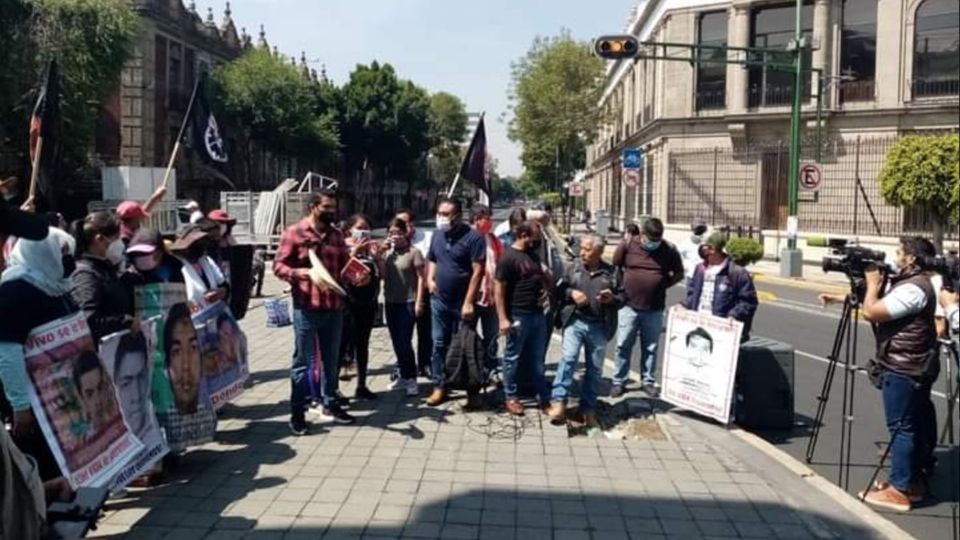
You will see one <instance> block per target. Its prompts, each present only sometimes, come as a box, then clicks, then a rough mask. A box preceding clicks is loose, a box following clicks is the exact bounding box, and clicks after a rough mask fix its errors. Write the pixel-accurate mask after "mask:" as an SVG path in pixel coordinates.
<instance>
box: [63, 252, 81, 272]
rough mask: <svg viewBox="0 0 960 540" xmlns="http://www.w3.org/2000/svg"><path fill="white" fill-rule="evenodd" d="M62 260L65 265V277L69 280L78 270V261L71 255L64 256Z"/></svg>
mask: <svg viewBox="0 0 960 540" xmlns="http://www.w3.org/2000/svg"><path fill="white" fill-rule="evenodd" d="M60 260H61V262H62V263H63V277H64V278H68V277H70V276H72V275H73V271H74V270H76V269H77V260H76V259H74V258H73V255H70V254H69V253H68V254H66V255H64V256H63V258H62V259H60Z"/></svg>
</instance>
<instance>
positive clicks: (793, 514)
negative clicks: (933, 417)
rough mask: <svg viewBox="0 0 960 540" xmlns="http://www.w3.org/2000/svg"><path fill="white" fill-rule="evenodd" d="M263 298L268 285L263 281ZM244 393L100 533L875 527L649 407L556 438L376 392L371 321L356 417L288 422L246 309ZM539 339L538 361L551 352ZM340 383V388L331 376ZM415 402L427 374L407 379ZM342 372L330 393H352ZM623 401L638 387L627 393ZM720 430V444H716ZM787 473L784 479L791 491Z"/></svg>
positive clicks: (546, 534)
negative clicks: (640, 423)
mask: <svg viewBox="0 0 960 540" xmlns="http://www.w3.org/2000/svg"><path fill="white" fill-rule="evenodd" d="M267 290H268V291H272V292H274V293H276V292H278V291H279V286H278V284H277V283H276V282H272V283H268V288H267ZM242 326H243V328H244V330H245V331H246V332H247V335H248V337H249V340H250V351H251V356H252V358H251V380H252V383H253V384H252V386H251V387H250V388H249V389H248V390H247V391H246V392H245V393H244V394H243V395H242V396H240V398H238V400H237V401H236V402H235V403H234V404H231V405H228V406H227V407H226V408H225V409H224V410H223V412H222V414H221V417H220V421H219V425H218V433H217V440H216V441H215V442H213V443H210V444H207V445H205V446H202V447H198V448H195V449H192V450H190V451H189V452H188V453H187V454H186V455H185V456H183V458H182V463H181V466H180V468H179V469H178V470H177V471H176V473H175V474H174V475H172V477H171V478H170V481H169V483H167V484H165V485H163V486H159V487H156V488H152V489H146V490H134V489H131V490H130V492H129V495H128V496H127V497H126V498H123V499H115V500H112V501H110V503H109V505H108V508H107V511H106V516H105V518H104V519H103V520H102V522H101V526H100V529H99V530H98V531H97V534H99V535H119V536H122V537H124V538H175V539H178V540H186V539H191V538H222V539H231V540H233V539H236V538H240V537H243V538H278V539H279V538H289V539H299V538H303V539H308V538H329V539H333V538H337V539H359V538H363V539H371V540H372V539H379V538H382V539H386V538H442V539H447V538H449V539H478V538H480V539H488V538H489V539H495V540H512V539H514V538H517V539H520V540H536V539H541V538H542V539H555V540H560V539H564V540H573V539H590V538H593V539H603V540H617V539H626V538H631V539H638V538H661V539H664V538H683V539H695V538H731V537H733V538H823V537H837V538H846V537H857V538H868V537H874V536H875V533H873V532H872V531H870V530H869V529H868V528H866V526H865V525H864V524H862V523H861V522H860V521H858V518H857V517H856V516H853V515H852V514H848V513H844V512H843V511H840V510H837V509H836V507H835V506H836V505H833V504H831V503H830V502H829V501H824V500H822V499H823V497H822V496H818V494H816V493H808V492H807V491H809V490H806V488H803V487H798V486H797V485H796V484H797V482H799V480H797V479H795V478H793V477H791V476H790V475H788V474H785V473H784V472H783V471H776V470H775V469H776V467H777V466H775V465H770V464H767V463H765V462H764V461H763V457H762V456H760V454H759V452H756V451H755V450H754V451H752V452H753V453H752V454H751V453H750V452H751V450H749V449H747V450H744V449H742V448H741V449H734V450H730V448H729V443H730V441H729V440H725V439H723V442H724V444H715V443H714V442H715V441H720V440H721V439H722V438H723V437H728V438H733V437H732V436H731V435H730V434H729V433H727V432H725V431H724V430H723V428H720V427H717V426H715V425H712V424H709V423H706V422H703V421H700V420H696V419H692V418H690V417H686V416H683V415H680V414H673V413H670V414H660V415H659V418H660V420H661V426H662V427H663V429H664V430H665V432H666V433H667V435H668V440H666V441H620V440H609V439H605V438H586V437H574V438H570V437H568V435H567V431H566V429H565V428H563V427H557V426H553V425H551V424H550V423H549V422H548V421H547V419H546V418H545V417H543V416H541V415H540V413H539V412H536V411H535V410H533V409H530V410H528V413H527V415H526V417H525V418H523V419H514V418H511V417H507V416H506V415H504V414H502V413H501V414H497V413H496V412H495V411H492V410H490V411H483V412H477V413H469V414H468V413H463V412H462V411H461V410H460V405H459V403H458V402H452V403H449V404H447V405H445V406H444V407H442V408H438V409H432V408H428V407H426V406H424V405H423V404H422V403H421V401H422V400H415V399H412V398H406V397H404V396H402V395H401V393H400V392H398V391H395V392H386V391H385V387H386V385H387V384H388V373H389V371H390V366H392V362H393V358H392V352H391V349H390V346H389V339H388V337H387V333H386V329H385V328H378V329H375V330H374V333H373V340H372V346H371V364H372V366H371V369H372V378H371V386H372V387H373V389H374V390H376V391H379V392H381V394H380V399H379V400H378V401H377V402H376V403H359V404H354V405H353V406H352V407H351V412H352V413H353V414H355V415H357V416H358V418H359V422H358V423H357V424H356V425H355V426H332V425H330V424H327V423H323V422H319V421H318V419H316V418H314V419H313V425H312V431H311V434H310V435H308V436H305V437H299V438H298V437H293V436H291V435H290V433H289V431H288V428H287V419H288V410H289V409H288V398H289V380H288V368H289V362H290V356H291V351H292V337H291V328H290V327H287V328H281V329H270V328H266V326H265V322H264V312H263V309H258V308H256V307H254V308H252V309H251V311H250V312H249V313H248V315H247V317H246V319H245V320H244V321H242ZM557 354H558V343H554V344H553V346H552V348H551V352H550V357H549V358H550V359H554V361H555V359H556V357H557ZM341 384H343V383H341ZM421 387H422V389H423V393H424V395H425V394H426V392H427V390H428V388H427V385H422V386H421ZM352 388H353V387H352V383H348V384H347V385H346V387H344V388H343V389H344V390H345V392H346V393H347V395H351V391H352ZM634 399H637V398H634ZM718 437H719V438H718ZM790 482H794V484H790Z"/></svg>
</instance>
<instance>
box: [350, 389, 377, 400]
mask: <svg viewBox="0 0 960 540" xmlns="http://www.w3.org/2000/svg"><path fill="white" fill-rule="evenodd" d="M353 396H354V397H355V398H357V399H366V400H370V401H372V400H374V399H377V395H376V394H374V393H373V392H371V391H370V389H369V388H367V387H366V386H361V387H359V388H357V391H356V392H354V394H353Z"/></svg>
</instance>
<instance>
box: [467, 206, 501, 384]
mask: <svg viewBox="0 0 960 540" xmlns="http://www.w3.org/2000/svg"><path fill="white" fill-rule="evenodd" d="M490 217H491V216H490V208H489V207H488V206H486V205H483V204H478V205H476V206H474V207H473V209H472V210H471V211H470V221H471V222H472V224H473V228H474V229H475V230H476V231H477V232H478V233H480V234H482V235H483V239H484V240H485V241H486V242H487V262H486V269H485V270H484V273H483V280H482V281H481V282H480V297H479V299H478V300H477V321H478V322H479V325H478V326H479V327H480V334H481V335H482V337H483V350H484V352H487V353H489V351H490V348H491V346H492V344H493V342H494V339H496V337H497V310H496V307H495V298H494V279H493V276H494V274H495V273H496V271H497V263H498V262H499V261H500V257H501V256H502V255H503V244H501V243H500V240H499V239H498V238H497V237H496V236H495V235H494V234H493V232H492V230H493V221H491V219H490ZM488 358H489V359H490V360H491V361H492V360H495V355H493V354H490V355H488ZM487 367H489V368H494V367H496V366H492V365H488V366H487Z"/></svg>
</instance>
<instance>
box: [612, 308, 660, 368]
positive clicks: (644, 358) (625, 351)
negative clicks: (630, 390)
mask: <svg viewBox="0 0 960 540" xmlns="http://www.w3.org/2000/svg"><path fill="white" fill-rule="evenodd" d="M662 329H663V311H662V310H660V311H653V310H651V311H645V310H636V309H633V308H632V307H630V306H624V307H623V308H621V309H620V313H619V327H618V328H617V369H616V371H615V372H614V374H613V384H615V385H622V384H624V383H626V382H627V374H628V373H629V372H630V357H631V356H632V355H633V346H634V344H636V342H637V335H638V334H639V336H640V368H641V374H642V377H643V383H644V384H653V383H655V382H657V343H658V342H659V341H660V330H662Z"/></svg>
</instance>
